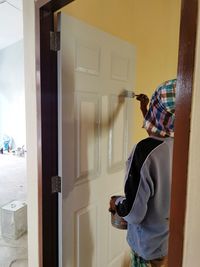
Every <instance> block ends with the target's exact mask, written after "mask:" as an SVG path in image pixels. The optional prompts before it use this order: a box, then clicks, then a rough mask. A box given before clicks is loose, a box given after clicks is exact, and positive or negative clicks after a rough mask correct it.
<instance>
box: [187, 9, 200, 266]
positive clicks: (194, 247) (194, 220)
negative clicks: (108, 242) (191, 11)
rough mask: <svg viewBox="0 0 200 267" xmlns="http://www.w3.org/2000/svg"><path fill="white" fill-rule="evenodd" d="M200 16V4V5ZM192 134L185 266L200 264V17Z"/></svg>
mask: <svg viewBox="0 0 200 267" xmlns="http://www.w3.org/2000/svg"><path fill="white" fill-rule="evenodd" d="M199 18H200V6H199ZM192 102H193V103H192V114H191V136H190V151H189V166H188V167H189V168H188V190H187V212H186V224H185V239H184V262H183V267H190V266H195V267H197V266H199V265H200V263H199V240H200V227H199V225H200V141H199V138H200V124H199V118H200V105H199V102H200V19H198V38H197V48H196V67H195V83H194V92H193V99H192Z"/></svg>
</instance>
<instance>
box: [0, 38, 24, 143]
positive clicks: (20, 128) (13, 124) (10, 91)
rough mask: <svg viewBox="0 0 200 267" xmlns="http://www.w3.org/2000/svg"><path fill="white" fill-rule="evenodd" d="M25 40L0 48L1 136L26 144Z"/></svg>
mask: <svg viewBox="0 0 200 267" xmlns="http://www.w3.org/2000/svg"><path fill="white" fill-rule="evenodd" d="M23 49H24V48H23V40H21V41H19V42H17V43H15V44H13V45H10V46H8V47H6V48H4V49H1V50H0V138H2V136H3V135H4V134H7V135H9V136H12V138H13V139H14V142H15V144H16V146H17V147H18V146H22V145H26V134H25V89H24V50H23Z"/></svg>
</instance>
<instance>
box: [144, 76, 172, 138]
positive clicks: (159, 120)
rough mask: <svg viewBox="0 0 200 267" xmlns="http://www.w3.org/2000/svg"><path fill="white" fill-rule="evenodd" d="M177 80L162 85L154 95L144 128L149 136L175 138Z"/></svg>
mask: <svg viewBox="0 0 200 267" xmlns="http://www.w3.org/2000/svg"><path fill="white" fill-rule="evenodd" d="M175 91H176V79H174V80H169V81H166V82H164V83H162V84H161V85H160V86H159V87H158V88H157V89H156V91H155V92H154V94H153V95H152V98H151V101H150V105H149V110H148V112H147V114H146V116H145V118H144V124H143V127H144V128H145V129H146V130H147V132H148V133H149V134H154V135H159V136H163V137H167V136H170V137H174V121H175Z"/></svg>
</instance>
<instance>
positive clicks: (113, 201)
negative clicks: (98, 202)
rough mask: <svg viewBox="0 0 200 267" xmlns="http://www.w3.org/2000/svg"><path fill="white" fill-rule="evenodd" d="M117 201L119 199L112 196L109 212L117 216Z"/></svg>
mask: <svg viewBox="0 0 200 267" xmlns="http://www.w3.org/2000/svg"><path fill="white" fill-rule="evenodd" d="M116 199H117V196H112V197H111V199H110V207H109V211H110V212H112V213H113V214H115V212H116V206H115V201H116Z"/></svg>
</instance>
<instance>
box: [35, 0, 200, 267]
mask: <svg viewBox="0 0 200 267" xmlns="http://www.w3.org/2000/svg"><path fill="white" fill-rule="evenodd" d="M72 1H73V0H38V1H37V2H36V4H35V14H36V68H37V73H40V75H37V76H36V77H37V100H38V102H37V105H38V107H37V110H38V113H39V116H38V127H39V131H38V139H39V140H40V139H41V157H40V158H41V161H40V163H39V168H40V171H39V173H41V177H39V242H40V243H39V256H40V267H58V196H57V194H52V193H51V177H52V176H54V175H57V174H58V121H57V116H58V113H57V110H58V102H57V97H58V91H57V53H56V52H54V51H50V31H53V30H54V12H55V11H57V10H59V9H60V8H62V7H63V6H65V5H67V4H69V3H70V2H72ZM197 10H198V1H197V0H182V9H181V26H180V44H179V63H178V82H177V97H176V125H175V129H176V130H175V141H174V157H173V183H172V201H171V203H172V204H171V220H170V239H169V267H181V266H182V257H183V242H184V222H185V209H186V193H187V167H188V151H189V137H190V112H191V99H192V88H193V72H194V60H195V44H196V29H197Z"/></svg>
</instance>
